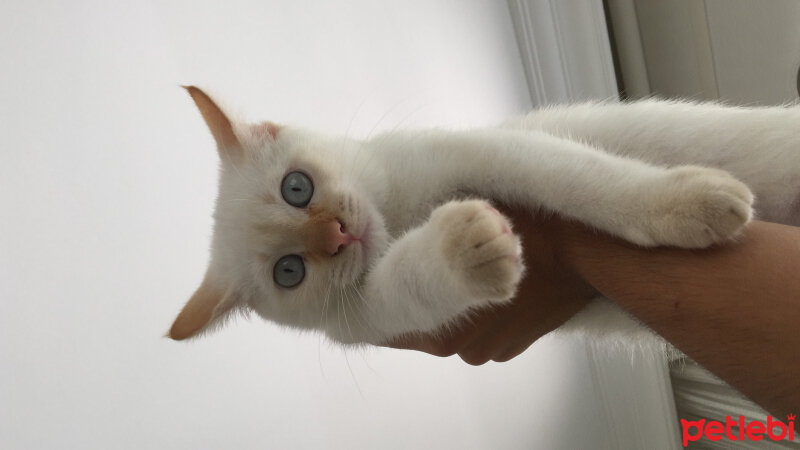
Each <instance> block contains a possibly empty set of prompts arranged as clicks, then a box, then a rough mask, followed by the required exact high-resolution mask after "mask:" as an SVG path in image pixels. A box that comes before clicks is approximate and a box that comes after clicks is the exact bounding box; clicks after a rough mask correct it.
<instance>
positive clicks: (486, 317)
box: [387, 206, 597, 365]
mask: <svg viewBox="0 0 800 450" xmlns="http://www.w3.org/2000/svg"><path fill="white" fill-rule="evenodd" d="M498 209H500V211H501V212H502V213H503V214H505V215H506V216H507V217H508V218H509V219H510V220H511V222H512V223H513V224H514V231H515V232H516V233H517V234H518V235H519V236H520V237H521V238H522V243H523V258H524V260H525V263H526V266H527V269H526V273H525V275H524V278H523V280H522V282H521V283H520V285H519V290H518V291H517V295H516V296H515V297H514V299H513V300H512V301H511V302H510V303H507V304H504V305H499V306H493V307H490V308H485V309H481V310H479V311H476V312H475V313H474V314H473V315H472V317H471V320H470V321H465V322H464V323H462V324H461V325H460V326H459V327H458V328H457V329H455V330H442V331H441V332H440V333H436V335H437V336H438V337H435V336H433V335H422V334H415V335H405V336H402V337H400V338H398V339H395V340H393V341H392V342H389V343H387V346H388V347H393V348H401V349H410V350H418V351H423V352H426V353H430V354H432V355H436V356H451V355H454V354H458V355H459V356H460V357H461V359H463V360H464V361H465V362H467V363H469V364H472V365H480V364H484V363H486V362H488V361H497V362H504V361H508V360H510V359H512V358H514V357H515V356H517V355H519V354H520V353H522V352H524V351H525V350H526V349H527V348H528V347H530V345H531V344H533V342H534V341H536V340H537V339H539V338H540V337H542V336H544V335H545V334H547V333H549V332H550V331H552V330H554V329H556V328H558V327H559V326H560V325H561V324H563V323H564V322H565V321H567V320H568V319H569V318H570V317H572V316H573V315H574V314H575V313H577V312H578V311H579V310H580V309H582V308H583V307H584V306H586V304H587V303H588V302H589V300H590V299H591V298H592V297H594V296H595V295H596V294H597V291H596V290H595V289H594V288H593V287H592V286H591V285H589V284H588V283H587V282H586V281H584V280H583V278H582V277H581V276H580V275H578V273H577V272H576V271H575V270H574V268H572V266H571V265H570V264H569V263H567V262H566V260H565V259H564V258H563V257H562V256H563V255H562V253H561V243H562V240H563V239H565V238H568V235H569V233H572V232H575V231H576V230H579V229H580V228H582V226H581V225H580V224H575V223H570V222H567V221H564V220H562V219H560V218H558V217H556V216H550V217H543V216H535V217H534V216H531V214H530V212H527V211H517V210H513V209H510V208H507V207H502V206H500V207H499V208H498Z"/></svg>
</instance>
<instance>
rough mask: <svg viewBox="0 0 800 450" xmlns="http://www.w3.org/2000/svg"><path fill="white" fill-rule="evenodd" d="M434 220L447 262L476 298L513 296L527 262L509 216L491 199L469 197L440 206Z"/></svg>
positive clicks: (500, 299)
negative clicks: (471, 198) (488, 200)
mask: <svg viewBox="0 0 800 450" xmlns="http://www.w3.org/2000/svg"><path fill="white" fill-rule="evenodd" d="M431 221H432V222H433V225H434V226H435V227H436V228H437V230H438V232H439V233H440V236H441V239H440V244H441V251H442V252H443V255H444V259H445V261H446V263H447V264H448V265H449V266H450V268H451V270H453V271H454V272H455V273H456V276H457V277H458V278H460V279H461V281H462V282H463V283H464V284H465V285H466V286H468V288H469V291H470V293H471V294H472V295H473V296H474V297H475V298H477V299H480V300H489V301H495V302H502V301H506V300H509V299H510V298H511V297H513V295H514V293H515V292H516V289H517V285H518V284H519V281H520V279H521V278H522V274H523V270H524V265H523V263H522V246H521V244H520V240H519V237H517V236H516V235H515V234H514V233H513V232H512V230H511V224H510V222H509V221H508V219H506V218H505V217H504V216H503V215H502V214H500V212H499V211H497V210H496V209H495V208H493V207H492V206H491V204H489V203H488V202H485V201H481V200H466V201H453V202H449V203H447V204H445V205H442V206H440V207H439V208H437V209H436V210H435V211H434V212H433V214H432V215H431Z"/></svg>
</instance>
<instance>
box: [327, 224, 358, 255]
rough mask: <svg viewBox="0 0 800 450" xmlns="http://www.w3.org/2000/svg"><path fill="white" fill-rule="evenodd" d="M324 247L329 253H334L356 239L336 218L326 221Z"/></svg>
mask: <svg viewBox="0 0 800 450" xmlns="http://www.w3.org/2000/svg"><path fill="white" fill-rule="evenodd" d="M325 234H326V236H325V249H326V250H327V251H328V253H329V254H331V255H336V254H337V253H339V252H340V251H342V250H344V248H345V247H347V246H348V245H350V243H351V242H353V241H356V240H358V239H356V238H355V237H353V235H352V234H350V233H348V232H347V231H346V230H345V228H344V225H342V223H341V222H339V221H338V220H334V221H331V222H328V224H327V225H326V227H325Z"/></svg>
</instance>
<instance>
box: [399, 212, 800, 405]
mask: <svg viewBox="0 0 800 450" xmlns="http://www.w3.org/2000/svg"><path fill="white" fill-rule="evenodd" d="M504 212H505V213H506V214H508V215H509V216H510V217H511V218H512V220H513V222H514V223H515V225H516V231H517V232H518V233H519V234H520V235H521V236H522V239H523V244H524V248H525V258H526V262H527V264H528V272H527V274H528V275H527V276H526V278H525V279H524V280H523V283H522V285H521V288H520V290H519V292H518V294H517V297H516V298H515V300H514V301H513V302H512V303H511V304H509V305H507V306H505V307H503V308H500V309H498V310H496V311H483V312H480V313H479V314H477V315H476V317H475V319H474V321H473V322H472V324H468V325H466V326H464V327H463V328H462V329H461V330H460V331H459V332H458V333H455V334H454V335H452V336H451V337H450V338H448V339H438V340H434V339H430V338H426V337H408V338H406V339H404V340H399V341H397V342H393V343H392V345H393V346H397V347H401V348H415V349H420V350H423V351H428V352H429V353H433V354H438V355H441V356H444V355H447V354H455V353H458V354H459V355H460V356H461V357H462V358H463V359H464V360H465V361H467V362H469V363H472V364H482V363H484V362H486V361H489V360H495V361H505V360H508V359H511V358H513V357H514V356H516V355H517V354H519V353H521V352H522V351H524V350H525V349H526V348H527V347H528V346H529V345H530V344H531V343H532V342H534V341H535V340H536V339H538V338H539V337H541V336H542V335H544V334H546V333H547V332H549V331H551V330H553V329H555V328H557V327H558V326H559V325H561V324H562V323H563V322H564V321H566V320H567V319H569V317H571V316H572V315H573V314H574V313H575V312H576V311H578V310H579V309H581V308H582V307H583V306H585V305H586V303H587V301H588V298H590V297H591V296H592V295H593V294H594V293H596V292H600V293H602V294H603V295H604V296H606V297H608V298H610V299H612V300H613V301H615V302H617V303H618V304H619V305H620V306H622V307H623V308H625V309H627V310H628V311H629V312H631V313H632V314H633V315H635V316H636V317H637V318H638V319H639V320H641V321H642V322H643V323H645V324H646V325H648V326H649V327H651V328H652V329H653V330H655V331H656V332H657V333H659V334H661V335H662V336H663V337H665V338H666V339H667V340H668V341H670V342H671V343H672V344H673V345H675V346H676V347H677V348H678V349H680V350H681V351H683V352H684V353H686V354H687V355H688V356H690V357H691V358H693V359H694V360H695V361H697V362H699V363H700V364H702V365H703V366H705V367H706V368H707V369H709V370H711V371H712V372H713V373H715V374H716V375H717V376H719V377H720V378H722V379H723V380H725V381H726V382H728V383H729V384H731V385H732V386H734V387H736V388H737V389H739V390H740V391H741V392H742V393H744V394H745V395H747V396H749V397H750V398H751V399H753V400H754V401H756V402H757V403H759V404H761V405H762V406H763V407H764V408H766V409H767V410H769V411H772V412H773V413H784V412H789V411H795V412H796V409H797V408H798V407H799V406H800V362H798V356H800V334H798V333H796V331H798V329H800V327H799V326H798V325H800V277H799V276H798V268H800V228H796V227H789V226H784V225H777V224H771V223H765V222H753V223H752V224H751V225H750V227H748V228H747V229H746V230H745V232H744V233H743V234H742V236H741V237H740V238H739V239H738V240H737V241H736V242H732V243H729V244H728V245H725V246H720V247H716V248H711V249H706V250H678V249H642V248H639V247H636V246H634V245H631V244H627V243H625V242H623V241H621V240H619V239H615V238H611V237H608V236H605V235H602V234H599V233H597V232H595V231H594V230H591V229H589V228H587V227H585V226H583V225H580V224H577V223H573V222H566V221H562V220H560V219H558V218H555V217H554V218H550V219H542V218H538V219H534V220H531V219H530V218H528V217H526V216H525V215H524V214H523V213H519V212H515V211H513V210H506V211H504ZM537 270H541V271H542V274H540V273H539V272H537Z"/></svg>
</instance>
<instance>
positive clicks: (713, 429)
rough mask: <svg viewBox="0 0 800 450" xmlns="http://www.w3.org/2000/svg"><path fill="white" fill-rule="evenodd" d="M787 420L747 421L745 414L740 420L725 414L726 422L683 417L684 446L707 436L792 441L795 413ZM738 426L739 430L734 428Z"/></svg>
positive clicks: (729, 438)
mask: <svg viewBox="0 0 800 450" xmlns="http://www.w3.org/2000/svg"><path fill="white" fill-rule="evenodd" d="M786 419H787V420H786V422H785V423H784V422H781V421H780V420H777V419H775V418H773V417H772V416H767V421H766V422H764V421H761V420H753V421H750V422H745V420H744V416H739V420H734V419H733V418H731V416H725V423H724V424H723V423H722V422H720V421H718V420H706V419H700V420H694V421H689V420H686V419H681V431H682V436H683V446H684V447H686V446H687V445H689V442H694V441H697V440H699V439H700V438H702V437H703V436H705V438H706V439H708V440H710V441H719V440H721V439H727V440H729V441H760V440H762V439H771V440H773V441H782V440H787V441H792V440H794V419H795V415H794V414H789V415H788V416H786ZM734 427H738V431H737V430H734Z"/></svg>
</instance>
